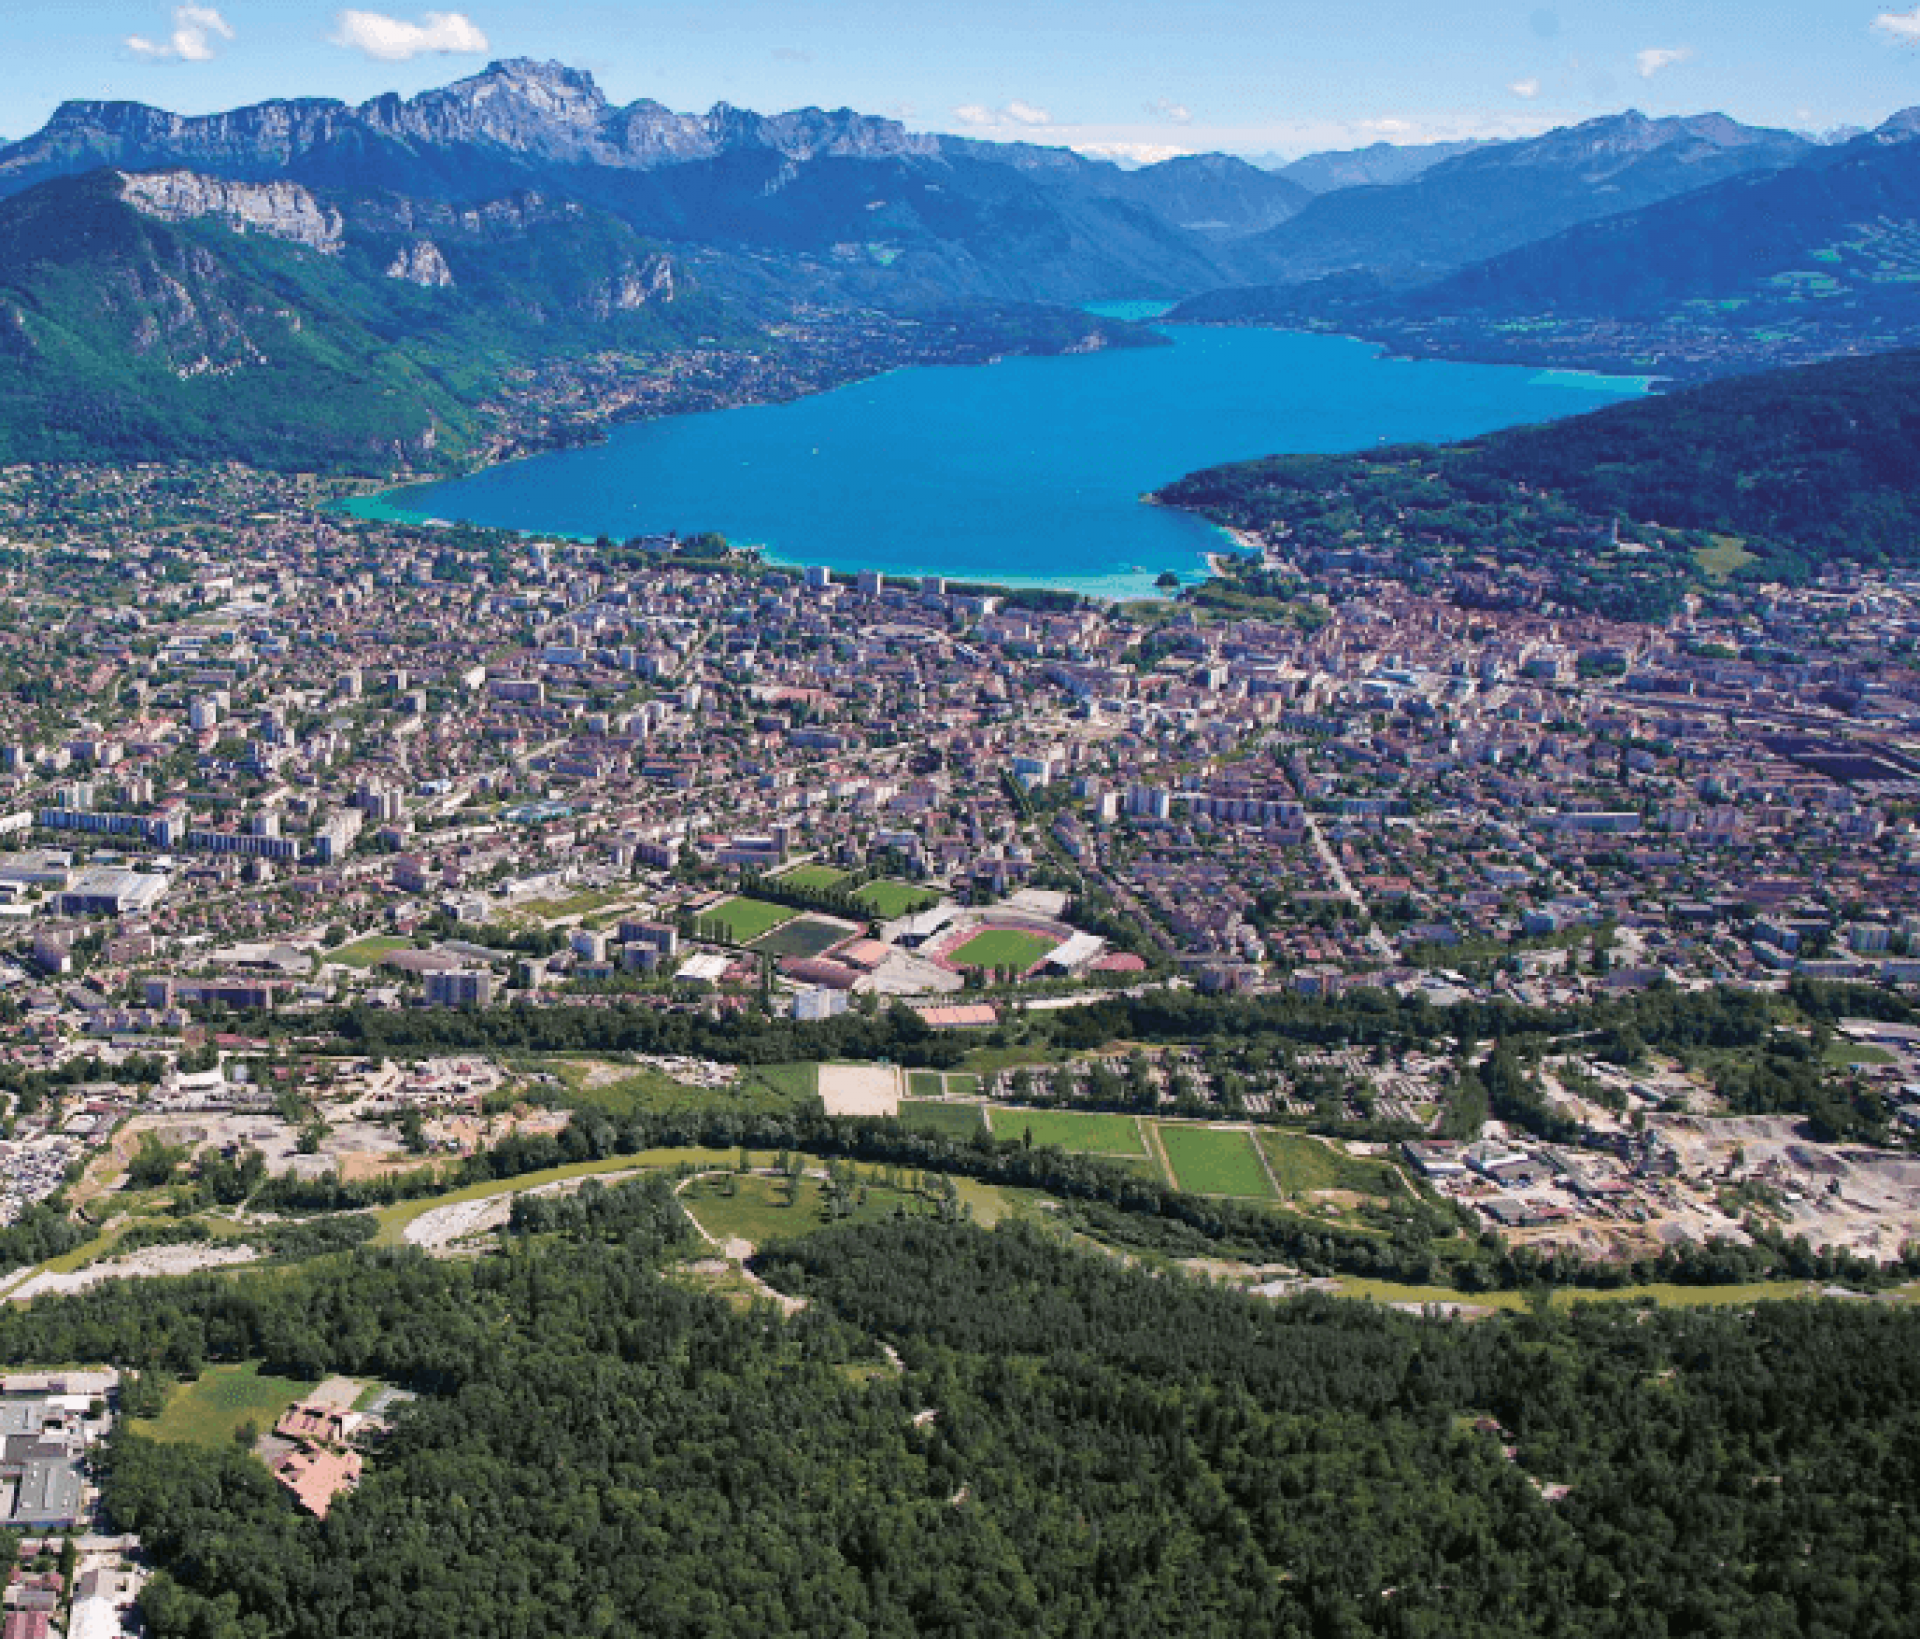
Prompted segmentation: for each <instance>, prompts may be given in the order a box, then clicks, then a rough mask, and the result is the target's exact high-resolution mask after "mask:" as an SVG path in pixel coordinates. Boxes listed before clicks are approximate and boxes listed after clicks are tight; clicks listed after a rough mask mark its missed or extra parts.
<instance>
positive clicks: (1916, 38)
mask: <svg viewBox="0 0 1920 1639" xmlns="http://www.w3.org/2000/svg"><path fill="white" fill-rule="evenodd" d="M1873 32H1874V33H1875V34H1882V35H1885V36H1886V38H1888V39H1889V40H1892V41H1893V42H1894V43H1895V44H1896V45H1903V46H1913V45H1920V6H1915V7H1914V9H1913V10H1912V11H1883V12H1881V13H1880V15H1879V16H1878V17H1876V18H1874V20H1873Z"/></svg>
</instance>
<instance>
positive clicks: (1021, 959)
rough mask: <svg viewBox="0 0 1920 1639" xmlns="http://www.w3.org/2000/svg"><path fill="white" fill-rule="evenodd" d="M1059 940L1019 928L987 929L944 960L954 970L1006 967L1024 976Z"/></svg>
mask: <svg viewBox="0 0 1920 1639" xmlns="http://www.w3.org/2000/svg"><path fill="white" fill-rule="evenodd" d="M1059 943H1060V942H1059V940H1057V939H1047V938H1043V937H1042V936H1041V935H1039V934H1037V933H1028V932H1026V931H1025V930H1024V929H1021V928H988V929H987V930H986V931H985V932H984V933H976V934H975V935H974V936H973V937H972V938H971V939H969V940H968V941H967V942H966V943H965V944H964V945H962V946H961V947H960V948H959V949H958V950H956V951H955V952H954V953H953V954H952V955H951V956H950V957H949V958H948V960H949V961H950V962H952V963H953V965H954V966H955V967H1010V968H1013V969H1014V970H1015V971H1016V972H1019V973H1024V972H1026V970H1027V969H1028V968H1030V967H1032V966H1033V965H1034V963H1036V962H1038V961H1041V960H1043V959H1044V958H1045V957H1046V956H1047V955H1048V954H1049V953H1050V952H1052V951H1053V950H1055V949H1057V948H1058V946H1059Z"/></svg>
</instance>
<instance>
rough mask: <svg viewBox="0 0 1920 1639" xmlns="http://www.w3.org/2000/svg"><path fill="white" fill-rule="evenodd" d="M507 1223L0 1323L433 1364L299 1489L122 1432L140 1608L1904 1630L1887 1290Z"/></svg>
mask: <svg viewBox="0 0 1920 1639" xmlns="http://www.w3.org/2000/svg"><path fill="white" fill-rule="evenodd" d="M506 1235H507V1242H508V1244H507V1246H506V1249H505V1251H504V1254H503V1255H496V1256H494V1257H491V1258H487V1259H484V1260H481V1261H479V1262H469V1263H460V1262H455V1263H444V1262H434V1261H431V1260H428V1259H426V1258H424V1257H421V1256H418V1255H415V1254H411V1253H409V1254H364V1253H363V1254H357V1255H354V1256H352V1257H350V1258H347V1259H340V1260H332V1261H328V1262H323V1263H318V1264H312V1265H308V1266H305V1267H304V1268H301V1269H298V1270H294V1271H290V1272H283V1273H281V1274H279V1275H277V1276H275V1277H273V1278H242V1279H239V1280H224V1279H217V1278H201V1279H197V1280H194V1281H191V1282H175V1283H160V1282H153V1283H137V1284H126V1285H121V1286H118V1287H111V1288H103V1289H99V1290H96V1291H95V1292H92V1293H89V1294H86V1295H84V1296H80V1297H74V1298H67V1299H62V1300H57V1301H45V1300H43V1301H42V1302H40V1303H37V1304H36V1305H35V1306H34V1307H33V1308H32V1309H31V1310H28V1311H26V1312H19V1311H14V1312H10V1313H8V1314H7V1315H6V1316H5V1317H4V1318H0V1358H4V1359H6V1360H8V1361H25V1360H48V1359H90V1358H116V1359H120V1360H123V1361H126V1362H128V1363H130V1364H133V1365H136V1366H139V1367H142V1368H145V1369H147V1370H148V1371H149V1372H152V1373H160V1372H166V1371H173V1372H194V1371H197V1370H199V1369H201V1367H202V1366H203V1365H204V1364H206V1363H208V1362H213V1361H238V1360H260V1361H263V1362H265V1363H266V1365H267V1366H268V1367H270V1368H272V1369H275V1370H278V1371H282V1372H286V1373H289V1374H292V1375H296V1376H312V1375H314V1374H318V1373H321V1372H325V1371H332V1370H346V1371H351V1372H356V1373H362V1374H368V1375H374V1376H379V1377H382V1378H385V1379H386V1380H388V1381H390V1382H393V1383H396V1384H399V1385H402V1386H404V1387H407V1388H410V1389H412V1390H414V1391H416V1392H418V1393H419V1394H420V1395H421V1396H422V1398H421V1400H420V1401H419V1403H418V1405H417V1406H416V1407H415V1408H413V1409H412V1410H411V1411H409V1412H406V1413H403V1414H402V1417H401V1421H400V1424H399V1427H398V1430H397V1433H396V1434H395V1436H394V1438H393V1439H392V1441H391V1442H390V1443H389V1444H388V1445H386V1446H385V1447H383V1448H382V1449H380V1450H378V1451H377V1452H376V1453H375V1455H374V1457H373V1459H372V1461H371V1463H370V1464H369V1468H368V1474H367V1478H366V1479H365V1481H364V1482H363V1484H362V1485H361V1487H360V1489H359V1490H358V1491H357V1492H356V1493H354V1494H353V1495H351V1496H349V1497H346V1498H343V1499H341V1500H340V1501H339V1502H337V1503H336V1505H335V1507H334V1509H333V1510H332V1512H331V1513H330V1515H329V1516H328V1518H327V1519H326V1520H325V1521H324V1522H316V1521H313V1520H309V1519H307V1518H305V1517H303V1516H301V1515H300V1514H299V1513H297V1512H296V1510H295V1509H294V1507H293V1505H292V1504H291V1503H290V1502H289V1501H288V1500H287V1499H286V1498H285V1497H284V1496H283V1495H282V1494H281V1493H280V1492H279V1491H278V1490H277V1489H276V1488H275V1487H274V1485H273V1484H272V1482H271V1481H270V1480H269V1479H268V1477H267V1475H266V1472H265V1470H264V1469H263V1468H262V1467H261V1466H260V1465H259V1463H258V1461H257V1460H256V1459H255V1458H254V1457H253V1456H251V1455H250V1454H248V1453H246V1452H243V1451H241V1450H239V1449H237V1448H234V1449H229V1450H225V1451H216V1450H207V1449H201V1448H195V1447H189V1446H175V1445H161V1444H156V1443H153V1442H151V1441H149V1440H146V1439H143V1438H141V1437H140V1436H138V1435H135V1434H132V1433H127V1432H123V1433H121V1434H120V1435H118V1436H117V1437H116V1439H115V1441H114V1444H113V1448H112V1455H111V1472H110V1474H109V1477H108V1482H107V1491H108V1499H109V1502H110V1505H111V1507H112V1509H113V1511H114V1514H115V1516H116V1520H117V1522H118V1523H119V1524H121V1525H123V1526H125V1527H127V1528H130V1529H134V1530H137V1531H139V1532H140V1533H141V1534H142V1536H143V1538H144V1540H145V1541H146V1543H147V1545H148V1547H149V1549H150V1550H151V1552H152V1554H153V1556H154V1558H155V1560H156V1561H157V1563H158V1565H159V1566H160V1568H161V1575H160V1576H159V1578H158V1579H157V1580H156V1581H155V1583H154V1584H153V1585H152V1587H151V1589H150V1590H149V1593H148V1598H147V1614H148V1618H149V1622H150V1625H151V1631H152V1632H153V1633H154V1634H155V1635H156V1636H157V1639H242V1636H245V1639H332V1636H336V1635H339V1634H343V1633H352V1634H354V1635H356V1636H383V1639H441V1636H445V1639H455V1636H458V1639H495V1636H502V1639H504V1636H507V1635H526V1634H539V1633H565V1634H570V1635H584V1634H631V1633H657V1634H668V1635H696V1634H699V1635H718V1634H737V1635H742V1636H746V1635H754V1636H759V1635H766V1634H794V1635H800V1634H809V1635H811V1634H818V1635H822V1636H832V1639H841V1636H844V1635H847V1634H868V1635H875V1636H878V1635H898V1636H900V1639H907V1636H909V1635H928V1634H979V1635H983V1636H984V1635H989V1634H993V1635H998V1634H1011V1633H1020V1634H1042V1635H1045V1634H1053V1635H1061V1636H1063V1639H1064V1636H1069V1635H1072V1636H1079V1635H1085V1634H1088V1633H1102V1632H1110V1633H1117V1634H1129V1635H1155V1634H1166V1635H1180V1636H1183V1639H1185V1636H1193V1635H1219V1636H1221V1639H1227V1636H1240V1635H1246V1634H1251V1633H1262V1634H1290V1635H1301V1636H1306V1635H1361V1634H1392V1635H1436V1636H1437V1635H1443V1634H1444V1635H1447V1636H1449V1639H1476V1636H1480V1635H1489V1636H1491V1635H1526V1634H1540V1635H1549V1634H1555V1635H1573V1634H1578V1635H1581V1636H1582V1639H1609V1636H1614V1635H1619V1636H1628V1635H1632V1636H1640V1635H1677V1634H1683V1633H1684V1634H1709V1633H1715V1634H1717V1633H1725V1634H1729V1635H1732V1634H1739V1635H1742V1636H1743V1639H1769V1636H1774V1635H1781V1636H1784V1635H1789V1634H1793V1635H1807V1634H1830V1635H1835V1636H1839V1635H1848V1636H1850V1639H1880V1636H1888V1639H1890V1636H1892V1635H1895V1634H1905V1633H1909V1632H1911V1608H1910V1603H1909V1600H1910V1594H1911V1590H1912V1588H1913V1587H1914V1586H1915V1585H1920V1523H1916V1521H1915V1519H1914V1517H1913V1515H1912V1510H1911V1508H1910V1506H1909V1504H1910V1501H1911V1499H1912V1498H1913V1497H1914V1496H1915V1495H1916V1494H1920V1382H1917V1381H1916V1379H1915V1376H1914V1373H1913V1372H1912V1370H1911V1362H1912V1359H1913V1357H1914V1351H1915V1349H1916V1347H1920V1316H1917V1315H1915V1314H1913V1313H1912V1312H1910V1311H1907V1310H1905V1309H1899V1308H1886V1307H1881V1306H1873V1305H1856V1306H1843V1305H1837V1304H1827V1305H1814V1304H1805V1303H1798V1304H1774V1305H1765V1306H1762V1307H1761V1308H1759V1309H1758V1310H1756V1311H1754V1312H1753V1313H1751V1314H1740V1313H1708V1312H1686V1311H1654V1310H1643V1309H1639V1308H1635V1307H1631V1306H1610V1307H1605V1308H1598V1309H1592V1310H1587V1311H1576V1312H1574V1313H1572V1314H1571V1315H1559V1316H1547V1315H1544V1314H1542V1315H1537V1316H1520V1317H1514V1318H1510V1319H1506V1320H1495V1321H1488V1322H1485V1323H1481V1324H1475V1325H1461V1324H1458V1323H1453V1322H1444V1321H1437V1320H1421V1319H1415V1318H1410V1317H1408V1316H1404V1315H1396V1314H1392V1313H1389V1312H1385V1311H1381V1310H1377V1309H1373V1308H1370V1307H1367V1306H1364V1305H1359V1304H1349V1303H1341V1302H1334V1301H1328V1300H1305V1301H1301V1302H1296V1303H1292V1304H1283V1305H1276V1304H1271V1303H1269V1302H1267V1301H1265V1300H1259V1299H1249V1298H1246V1297H1242V1296H1239V1295H1235V1294H1232V1293H1229V1292H1226V1291H1224V1290H1218V1289H1214V1288H1210V1287H1207V1286H1205V1285H1202V1284H1198V1283H1193V1282H1189V1281H1186V1280H1183V1279H1169V1278H1163V1277H1157V1276H1155V1275H1152V1274H1150V1273H1147V1272H1144V1271H1140V1270H1134V1269H1128V1268H1126V1267H1123V1266H1121V1265H1120V1264H1118V1263H1116V1262H1113V1261H1111V1260H1109V1259H1106V1258H1104V1257H1101V1256H1099V1255H1094V1254H1088V1253H1085V1252H1081V1251H1077V1250H1073V1249H1071V1248H1069V1247H1067V1246H1066V1245H1064V1244H1063V1243H1061V1242H1059V1241H1057V1240H1056V1239H1054V1238H1053V1237H1052V1236H1050V1235H1046V1234H1042V1233H1040V1232H1038V1231H1033V1230H1019V1231H1015V1230H1001V1231H997V1232H992V1233H988V1232H985V1231H981V1230H978V1229H973V1228H969V1227H966V1226H964V1225H955V1224H944V1225H943V1224H940V1223H936V1222H933V1221H931V1220H925V1219H903V1220H899V1221H893V1222H881V1223H877V1224H871V1225H868V1226H865V1227H860V1228H851V1227H844V1226H843V1227H841V1228H839V1229H833V1230H826V1231H822V1232H821V1233H819V1234H817V1235H815V1236H813V1237H811V1238H809V1239H808V1240H806V1241H803V1242H800V1243H796V1244H795V1245H793V1246H791V1247H789V1248H786V1249H781V1248H774V1249H772V1250H771V1251H770V1252H769V1253H768V1255H767V1256H766V1257H765V1258H764V1259H763V1261H762V1268H763V1271H764V1273H765V1274H766V1275H767V1276H768V1277H769V1278H771V1279H772V1280H773V1281H774V1283H775V1284H776V1285H779V1286H782V1287H785V1288H788V1289H790V1290H792V1291H794V1292H797V1293H799V1294H801V1295H803V1296H805V1297H807V1298H808V1299H809V1302H808V1305H807V1307H806V1308H805V1309H803V1310H802V1311H801V1312H800V1313H799V1314H798V1315H796V1316H795V1317H794V1318H792V1319H788V1320H782V1319H781V1318H779V1316H778V1315H777V1313H776V1312H775V1311H774V1310H773V1309H772V1308H771V1306H761V1307H758V1308H755V1309H753V1310H751V1311H748V1312H742V1311H740V1310H739V1309H737V1308H733V1307H729V1306H728V1305H727V1304H726V1303H724V1302H723V1301H721V1300H720V1299H719V1298H718V1297H714V1296H710V1295H707V1294H705V1293H702V1292H700V1291H698V1290H695V1289H690V1288H689V1287H688V1286H687V1285H686V1284H685V1283H684V1279H683V1278H681V1277H673V1278H666V1277H663V1275H662V1274H661V1273H660V1272H659V1268H660V1264H661V1260H662V1259H670V1258H672V1257H674V1256H675V1255H676V1254H677V1252H678V1250H679V1248H680V1246H681V1245H682V1244H683V1242H682V1240H681V1232H680V1229H679V1224H678V1214H677V1208H676V1206H675V1204H674V1203H673V1201H672V1199H671V1196H670V1195H669V1193H668V1189H667V1186H666V1185H665V1184H664V1183H662V1182H659V1181H652V1182H642V1183H636V1184H631V1185H625V1186H620V1187H617V1188H614V1189H610V1190H602V1189H599V1188H598V1187H596V1186H590V1187H589V1190H588V1192H587V1193H586V1194H585V1195H584V1196H582V1197H581V1198H580V1200H579V1201H578V1202H577V1203H575V1204H574V1205H572V1206H570V1207H563V1208H547V1209H544V1210H542V1211H540V1212H538V1213H527V1214H524V1215H521V1216H520V1217H519V1218H517V1220H516V1224H515V1226H514V1227H513V1228H512V1229H510V1230H509V1231H507V1232H506ZM883 1343H887V1344H891V1345H893V1346H894V1347H895V1348H896V1349H897V1350H898V1351H899V1356H900V1362H901V1363H900V1364H899V1365H898V1366H895V1365H892V1364H890V1363H889V1361H888V1359H887V1357H886V1355H885V1353H884V1352H883V1350H882V1347H881V1345H882V1344H883ZM157 1386H158V1385H157V1383H156V1381H155V1379H154V1378H152V1377H149V1378H146V1379H144V1380H142V1381H141V1382H140V1383H139V1384H137V1385H136V1386H135V1388H134V1390H133V1391H132V1392H133V1394H134V1397H135V1398H136V1399H141V1398H143V1397H148V1396H150V1395H151V1394H152V1392H153V1390H154V1389H155V1388H156V1387H157Z"/></svg>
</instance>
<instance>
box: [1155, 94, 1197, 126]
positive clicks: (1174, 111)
mask: <svg viewBox="0 0 1920 1639" xmlns="http://www.w3.org/2000/svg"><path fill="white" fill-rule="evenodd" d="M1147 112H1148V113H1149V114H1158V115H1159V116H1160V118H1161V119H1163V120H1172V121H1173V123H1174V124H1175V125H1191V124H1192V123H1193V110H1192V109H1191V108H1188V107H1187V106H1186V104H1184V103H1178V102H1175V101H1173V99H1172V98H1170V97H1156V98H1155V99H1154V100H1153V101H1152V102H1150V103H1148V104H1147Z"/></svg>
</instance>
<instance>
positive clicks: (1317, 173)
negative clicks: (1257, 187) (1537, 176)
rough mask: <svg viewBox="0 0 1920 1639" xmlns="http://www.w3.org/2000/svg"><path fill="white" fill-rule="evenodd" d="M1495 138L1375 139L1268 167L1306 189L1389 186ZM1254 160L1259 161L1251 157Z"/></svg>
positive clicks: (1485, 145)
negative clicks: (1400, 141) (1399, 142)
mask: <svg viewBox="0 0 1920 1639" xmlns="http://www.w3.org/2000/svg"><path fill="white" fill-rule="evenodd" d="M1499 140H1501V139H1499V138H1492V137H1475V138H1471V139H1469V140H1467V141H1464V142H1424V143H1409V144H1407V145H1405V146H1401V145H1397V144H1395V143H1391V142H1376V143H1373V144H1371V145H1369V146H1368V147H1365V148H1348V149H1344V150H1338V151H1330V152H1327V153H1322V154H1305V155H1302V156H1301V157H1300V158H1299V159H1295V160H1281V161H1276V162H1275V163H1273V164H1271V165H1270V166H1269V167H1268V168H1269V169H1270V170H1273V171H1276V172H1278V173H1279V174H1280V175H1281V176H1284V177H1285V178H1286V179H1287V180H1288V181H1289V182H1297V183H1299V184H1300V186H1301V187H1303V188H1305V189H1306V190H1307V191H1308V192H1309V193H1316V194H1322V193H1334V192H1336V191H1337V190H1339V189H1341V188H1383V187H1385V188H1390V187H1394V186H1397V185H1398V184H1399V183H1402V182H1411V181H1412V180H1413V179H1414V178H1415V177H1417V176H1419V175H1420V174H1421V173H1422V172H1424V171H1430V170H1432V169H1433V167H1434V166H1436V165H1438V164H1439V163H1440V162H1441V161H1442V160H1447V159H1452V158H1453V157H1454V156H1455V155H1457V154H1470V153H1472V152H1474V151H1475V150H1476V149H1479V148H1490V147H1493V146H1494V145H1495V144H1496V143H1497V142H1498V141H1499ZM1254 163H1255V164H1261V163H1263V161H1261V160H1257V159H1256V160H1255V161H1254Z"/></svg>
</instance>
